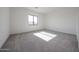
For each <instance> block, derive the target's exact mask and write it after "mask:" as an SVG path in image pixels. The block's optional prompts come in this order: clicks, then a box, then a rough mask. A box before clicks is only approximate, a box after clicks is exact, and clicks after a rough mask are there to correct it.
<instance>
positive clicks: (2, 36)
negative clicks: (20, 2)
mask: <svg viewBox="0 0 79 59" xmlns="http://www.w3.org/2000/svg"><path fill="white" fill-rule="evenodd" d="M8 36H9V8H2V7H0V48H1V47H2V45H3V44H4V42H5V41H6V40H7V38H8Z"/></svg>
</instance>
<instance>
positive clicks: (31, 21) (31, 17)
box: [28, 15, 33, 24]
mask: <svg viewBox="0 0 79 59" xmlns="http://www.w3.org/2000/svg"><path fill="white" fill-rule="evenodd" d="M28 22H29V24H33V16H31V15H28Z"/></svg>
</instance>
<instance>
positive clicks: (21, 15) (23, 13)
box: [10, 8, 43, 34]
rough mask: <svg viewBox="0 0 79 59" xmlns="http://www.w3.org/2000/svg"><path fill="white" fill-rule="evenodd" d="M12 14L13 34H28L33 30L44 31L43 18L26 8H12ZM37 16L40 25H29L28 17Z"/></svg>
mask: <svg viewBox="0 0 79 59" xmlns="http://www.w3.org/2000/svg"><path fill="white" fill-rule="evenodd" d="M10 14H11V18H10V19H11V26H10V27H11V28H10V29H11V31H10V32H11V34H16V33H22V32H28V31H32V30H37V29H42V28H43V23H42V22H43V16H42V15H41V14H38V13H36V12H33V11H29V10H27V9H25V8H10ZM29 14H31V15H37V16H38V17H39V18H38V25H36V26H30V25H29V24H28V17H27V15H29Z"/></svg>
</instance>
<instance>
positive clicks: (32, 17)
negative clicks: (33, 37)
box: [28, 15, 38, 25]
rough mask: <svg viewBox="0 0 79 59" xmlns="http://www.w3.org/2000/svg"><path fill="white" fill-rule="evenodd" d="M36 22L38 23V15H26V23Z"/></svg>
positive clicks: (33, 23) (34, 23)
mask: <svg viewBox="0 0 79 59" xmlns="http://www.w3.org/2000/svg"><path fill="white" fill-rule="evenodd" d="M37 23H38V16H33V15H28V24H30V25H37Z"/></svg>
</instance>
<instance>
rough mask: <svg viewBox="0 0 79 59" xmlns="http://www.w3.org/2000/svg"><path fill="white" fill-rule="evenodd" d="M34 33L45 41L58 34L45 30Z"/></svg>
mask: <svg viewBox="0 0 79 59" xmlns="http://www.w3.org/2000/svg"><path fill="white" fill-rule="evenodd" d="M34 35H35V36H37V37H39V38H41V39H43V40H45V41H49V40H51V39H53V38H55V37H56V36H57V35H56V34H51V33H48V32H45V31H41V32H37V33H34Z"/></svg>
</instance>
